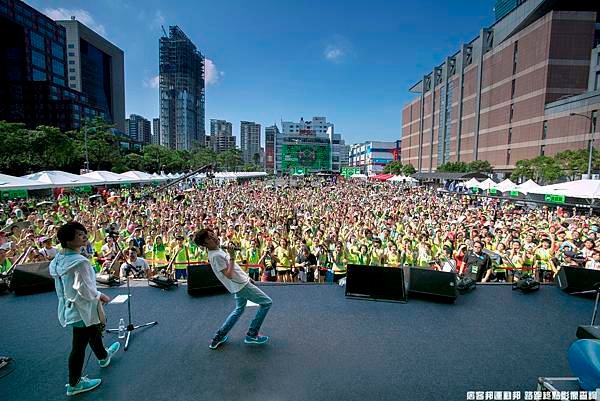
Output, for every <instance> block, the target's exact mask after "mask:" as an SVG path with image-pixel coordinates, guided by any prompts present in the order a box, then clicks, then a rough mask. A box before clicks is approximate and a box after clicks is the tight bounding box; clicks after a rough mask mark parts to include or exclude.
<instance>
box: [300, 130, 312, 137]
mask: <svg viewBox="0 0 600 401" xmlns="http://www.w3.org/2000/svg"><path fill="white" fill-rule="evenodd" d="M298 135H299V136H315V131H313V130H311V129H300V130H298Z"/></svg>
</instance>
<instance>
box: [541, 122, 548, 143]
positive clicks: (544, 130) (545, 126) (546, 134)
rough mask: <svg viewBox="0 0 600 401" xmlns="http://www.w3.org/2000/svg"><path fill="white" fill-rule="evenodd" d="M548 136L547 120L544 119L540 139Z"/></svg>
mask: <svg viewBox="0 0 600 401" xmlns="http://www.w3.org/2000/svg"><path fill="white" fill-rule="evenodd" d="M547 137H548V121H544V125H543V127H542V141H543V140H544V139H546V138H547Z"/></svg>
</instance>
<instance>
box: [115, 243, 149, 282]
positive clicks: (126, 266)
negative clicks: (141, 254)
mask: <svg viewBox="0 0 600 401" xmlns="http://www.w3.org/2000/svg"><path fill="white" fill-rule="evenodd" d="M125 257H126V258H127V259H126V261H125V263H123V264H122V265H121V277H122V278H126V277H127V274H129V275H130V276H131V277H133V278H148V274H149V272H150V266H148V262H146V260H145V259H143V258H138V256H137V249H135V248H129V249H127V250H126V251H125Z"/></svg>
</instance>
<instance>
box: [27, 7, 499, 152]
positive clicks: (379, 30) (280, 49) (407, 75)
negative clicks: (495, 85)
mask: <svg viewBox="0 0 600 401" xmlns="http://www.w3.org/2000/svg"><path fill="white" fill-rule="evenodd" d="M26 3H28V4H29V5H31V6H32V7H34V8H36V9H37V10H39V11H41V12H43V13H45V14H46V15H48V16H50V17H51V18H54V19H68V18H70V16H72V15H75V16H76V17H77V19H78V20H80V21H81V22H83V23H84V24H85V25H87V26H88V27H90V28H92V29H93V30H95V31H96V32H98V33H99V34H101V35H103V36H104V37H105V38H107V39H108V40H109V41H111V42H112V43H114V44H115V45H116V46H118V47H119V48H121V49H122V50H123V51H124V53H125V103H126V107H125V113H126V115H127V116H128V115H129V114H139V115H142V116H144V117H145V118H147V119H149V120H152V118H155V117H158V109H159V107H158V40H159V38H160V36H162V35H163V34H162V30H161V25H162V26H164V27H165V29H166V30H167V31H168V26H169V25H178V26H179V27H180V28H181V29H182V30H183V31H184V32H185V33H186V35H187V36H188V37H189V38H190V39H191V40H192V42H194V44H195V45H196V46H197V48H198V49H199V50H200V52H201V53H202V54H203V55H204V56H205V57H206V85H207V87H206V131H207V133H209V131H210V123H209V122H210V119H211V118H214V119H224V120H227V121H230V122H232V124H233V134H234V135H236V136H237V137H238V143H239V126H240V121H241V120H245V121H255V122H257V123H260V124H262V126H263V127H265V126H268V125H272V124H275V123H277V124H278V125H279V126H280V124H279V123H280V121H281V120H283V121H299V120H300V118H301V117H303V118H304V119H311V118H312V117H313V116H324V117H327V119H328V121H330V122H332V123H334V124H335V132H337V133H340V134H341V135H342V138H343V139H344V140H345V141H346V143H347V144H353V143H358V142H364V141H369V140H373V141H377V140H381V141H394V140H396V139H399V138H400V136H401V126H402V121H401V120H402V107H403V105H404V104H406V103H407V102H409V101H410V100H412V99H414V97H415V96H416V95H415V94H411V93H410V92H409V91H408V89H409V88H410V87H411V86H412V85H413V84H414V83H415V82H417V81H419V80H420V78H421V77H422V76H423V75H424V74H427V73H429V72H431V70H432V69H433V67H434V66H435V65H439V64H440V63H441V62H442V61H443V60H445V58H446V57H447V56H449V55H451V54H454V53H455V52H456V51H458V49H459V48H460V45H461V44H462V43H465V42H468V41H470V40H471V39H473V38H474V37H475V36H477V34H478V33H479V30H480V29H481V28H482V27H484V26H489V25H491V24H492V23H493V20H494V14H493V6H494V0H456V1H445V0H419V1H408V0H404V1H398V0H370V1H368V2H367V1H363V2H355V1H352V0H351V1H348V0H328V1H322V0H319V1H316V0H294V1H286V0H253V1H248V0H221V1H214V0H212V1H206V0H195V1H194V0H175V1H158V0H94V1H89V0H85V1H79V0H70V1H67V0H27V1H26ZM280 128H281V126H280ZM262 141H263V142H264V129H263V138H262Z"/></svg>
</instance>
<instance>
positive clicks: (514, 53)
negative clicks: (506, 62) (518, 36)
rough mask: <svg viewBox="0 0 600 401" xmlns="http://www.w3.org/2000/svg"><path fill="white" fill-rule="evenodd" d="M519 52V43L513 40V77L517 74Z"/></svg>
mask: <svg viewBox="0 0 600 401" xmlns="http://www.w3.org/2000/svg"><path fill="white" fill-rule="evenodd" d="M518 52H519V41H518V40H515V47H514V50H513V72H512V73H513V75H514V74H516V73H517V54H518Z"/></svg>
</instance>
